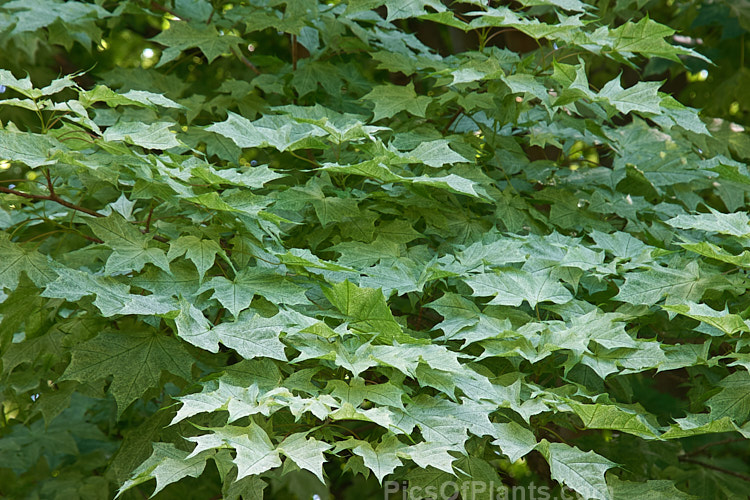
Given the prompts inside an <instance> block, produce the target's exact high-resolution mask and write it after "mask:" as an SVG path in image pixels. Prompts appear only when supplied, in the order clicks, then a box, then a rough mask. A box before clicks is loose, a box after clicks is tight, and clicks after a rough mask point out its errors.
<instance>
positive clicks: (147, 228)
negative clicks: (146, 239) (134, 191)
mask: <svg viewBox="0 0 750 500" xmlns="http://www.w3.org/2000/svg"><path fill="white" fill-rule="evenodd" d="M152 215H154V206H153V205H151V208H149V210H148V217H146V229H144V231H145V232H146V233H147V232H148V231H149V230H150V229H151V216H152Z"/></svg>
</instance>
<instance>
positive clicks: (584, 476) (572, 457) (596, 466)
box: [537, 440, 617, 500]
mask: <svg viewBox="0 0 750 500" xmlns="http://www.w3.org/2000/svg"><path fill="white" fill-rule="evenodd" d="M537 449H538V450H539V451H540V452H541V453H542V455H544V458H546V459H547V462H549V466H550V474H551V475H552V479H554V480H555V481H558V482H560V483H562V484H564V485H566V486H568V487H570V488H572V489H573V490H574V491H576V492H578V493H580V494H581V495H583V496H584V497H585V498H597V499H599V500H610V499H611V498H612V495H611V494H610V492H609V490H608V488H607V483H606V482H605V480H604V473H605V472H606V471H607V470H609V469H611V468H612V467H615V466H616V465H617V464H615V463H614V462H611V461H610V460H607V459H606V458H604V457H602V456H600V455H597V454H596V453H594V452H593V451H589V452H585V453H584V452H583V451H581V450H579V449H578V448H576V447H574V446H568V445H567V444H563V443H549V442H547V441H546V440H542V441H541V442H540V443H539V445H537Z"/></svg>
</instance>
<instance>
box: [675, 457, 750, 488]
mask: <svg viewBox="0 0 750 500" xmlns="http://www.w3.org/2000/svg"><path fill="white" fill-rule="evenodd" d="M678 460H679V461H680V462H687V463H690V464H695V465H700V466H701V467H704V468H706V469H711V470H715V471H717V472H723V473H724V474H729V475H730V476H734V477H737V478H740V479H742V480H743V481H748V482H750V476H746V475H745V474H740V473H739V472H734V471H732V470H727V469H723V468H721V467H716V466H715V465H711V464H707V463H706V462H701V461H700V460H695V459H692V458H689V457H686V456H681V457H679V459H678Z"/></svg>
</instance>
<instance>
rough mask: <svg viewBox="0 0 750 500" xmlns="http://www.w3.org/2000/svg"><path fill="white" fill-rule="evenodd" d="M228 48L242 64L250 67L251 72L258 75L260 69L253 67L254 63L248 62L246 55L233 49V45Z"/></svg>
mask: <svg viewBox="0 0 750 500" xmlns="http://www.w3.org/2000/svg"><path fill="white" fill-rule="evenodd" d="M229 50H231V51H232V54H234V55H235V56H236V57H237V59H239V60H240V61H242V64H244V65H245V66H247V67H248V68H250V69H251V70H253V72H254V73H255V74H256V75H260V71H259V70H258V68H256V67H255V64H253V63H251V62H250V59H248V58H247V57H245V56H244V55H242V54H241V53H239V52H237V51H236V50H234V47H233V48H231V49H229Z"/></svg>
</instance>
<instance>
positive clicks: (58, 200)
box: [0, 186, 169, 243]
mask: <svg viewBox="0 0 750 500" xmlns="http://www.w3.org/2000/svg"><path fill="white" fill-rule="evenodd" d="M0 193H8V194H12V195H15V196H20V197H21V198H28V199H30V200H38V201H42V200H46V201H54V202H55V203H57V204H59V205H62V206H64V207H68V208H70V209H71V210H77V211H78V212H83V213H85V214H88V215H92V216H94V217H104V214H100V213H99V212H95V211H94V210H90V209H88V208H86V207H81V206H79V205H76V204H74V203H71V202H69V201H66V200H64V199H62V198H60V196H58V195H57V194H55V193H54V191H52V192H51V193H50V194H49V195H42V194H30V193H24V192H22V191H16V190H15V189H10V188H7V187H3V186H0ZM141 232H142V233H144V234H146V233H147V232H148V231H146V230H144V229H141ZM81 236H83V235H81ZM83 237H84V238H86V239H88V240H91V241H96V242H97V243H103V241H101V240H98V239H97V240H93V239H91V238H90V237H87V236H83ZM153 239H155V240H156V241H160V242H162V243H169V240H168V239H167V238H165V237H163V236H159V235H158V234H155V235H153Z"/></svg>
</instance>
